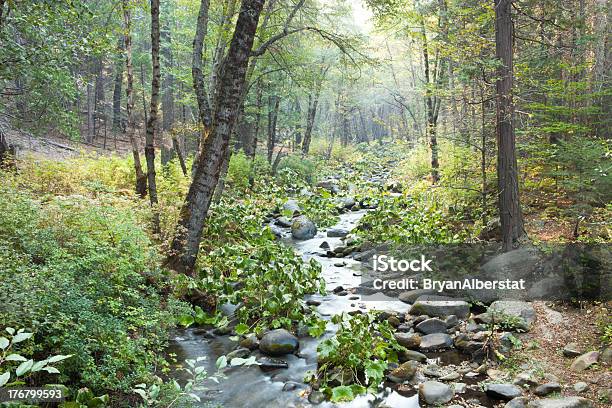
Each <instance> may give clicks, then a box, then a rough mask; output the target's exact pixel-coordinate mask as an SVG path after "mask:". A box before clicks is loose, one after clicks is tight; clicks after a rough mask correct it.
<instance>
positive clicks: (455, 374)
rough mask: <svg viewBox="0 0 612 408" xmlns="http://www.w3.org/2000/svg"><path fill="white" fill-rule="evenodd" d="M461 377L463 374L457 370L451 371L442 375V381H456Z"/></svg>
mask: <svg viewBox="0 0 612 408" xmlns="http://www.w3.org/2000/svg"><path fill="white" fill-rule="evenodd" d="M459 378H461V374H459V373H458V372H456V371H451V372H450V373H448V374H446V375H443V376H442V377H440V381H455V380H458V379H459Z"/></svg>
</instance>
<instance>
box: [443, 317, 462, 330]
mask: <svg viewBox="0 0 612 408" xmlns="http://www.w3.org/2000/svg"><path fill="white" fill-rule="evenodd" d="M444 323H446V327H448V328H451V327H455V326H456V325H458V324H459V319H458V318H457V316H455V315H449V316H447V317H446V319H444Z"/></svg>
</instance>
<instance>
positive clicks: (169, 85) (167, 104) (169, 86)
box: [161, 2, 176, 165]
mask: <svg viewBox="0 0 612 408" xmlns="http://www.w3.org/2000/svg"><path fill="white" fill-rule="evenodd" d="M164 6H165V7H164V8H165V9H164V17H165V20H166V21H165V23H164V25H163V28H162V31H161V41H162V47H161V53H162V58H163V63H164V78H163V84H162V93H163V94H162V113H163V116H162V130H163V131H164V133H165V134H167V133H168V132H170V131H171V130H172V126H174V75H173V74H172V68H173V66H174V59H173V55H172V32H171V30H170V22H169V20H170V19H171V15H170V10H169V7H170V6H171V5H170V4H169V2H165V3H164ZM174 151H176V149H172V148H170V147H169V146H168V145H167V144H166V143H161V162H162V165H164V164H166V163H168V162H169V161H170V160H172V157H173V152H174Z"/></svg>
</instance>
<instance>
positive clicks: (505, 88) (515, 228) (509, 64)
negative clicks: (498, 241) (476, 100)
mask: <svg viewBox="0 0 612 408" xmlns="http://www.w3.org/2000/svg"><path fill="white" fill-rule="evenodd" d="M511 13H512V0H495V55H496V57H497V58H498V59H499V62H500V65H499V68H498V71H497V82H496V84H495V86H496V91H497V117H496V133H497V179H498V181H497V182H498V188H499V192H498V193H499V216H500V220H501V230H502V239H503V248H504V251H509V250H511V249H512V246H513V242H514V241H516V240H517V239H518V238H519V237H520V236H522V235H523V234H524V233H525V229H524V226H523V214H522V212H521V205H520V201H519V188H518V166H517V161H516V147H515V135H514V118H513V116H514V106H513V101H512V83H513V78H514V69H513V49H512V43H513V38H512V35H513V33H512V31H513V30H512V14H511Z"/></svg>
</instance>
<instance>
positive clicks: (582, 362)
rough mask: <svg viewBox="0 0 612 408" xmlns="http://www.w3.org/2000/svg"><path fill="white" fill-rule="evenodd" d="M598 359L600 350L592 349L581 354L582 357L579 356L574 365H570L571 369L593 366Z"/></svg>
mask: <svg viewBox="0 0 612 408" xmlns="http://www.w3.org/2000/svg"><path fill="white" fill-rule="evenodd" d="M598 359H599V352H597V351H590V352H588V353H585V354H583V355H581V356H580V357H577V358H576V359H575V360H574V362H573V363H572V365H571V366H570V370H572V371H584V370H586V369H587V368H589V367H590V366H592V365H593V364H595V363H596V362H597V360H598Z"/></svg>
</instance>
